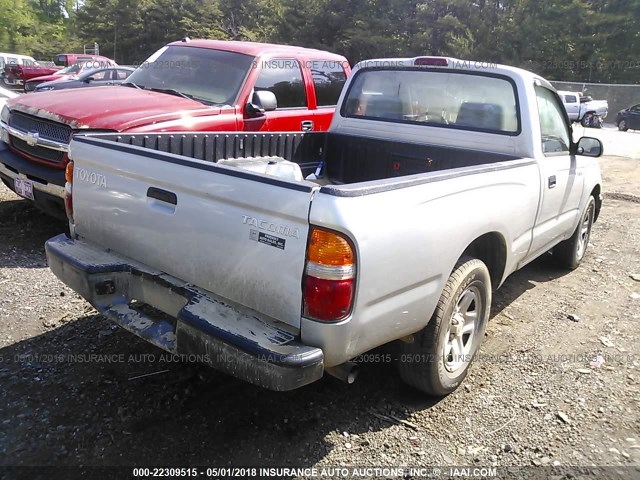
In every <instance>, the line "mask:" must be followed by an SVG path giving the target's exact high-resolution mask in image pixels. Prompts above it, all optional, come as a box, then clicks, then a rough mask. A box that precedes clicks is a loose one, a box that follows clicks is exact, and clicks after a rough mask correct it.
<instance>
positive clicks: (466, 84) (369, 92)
mask: <svg viewBox="0 0 640 480" xmlns="http://www.w3.org/2000/svg"><path fill="white" fill-rule="evenodd" d="M341 114H342V115H343V116H346V117H364V118H367V119H371V120H382V121H388V122H402V123H415V124H423V125H428V126H436V127H443V128H461V129H465V130H477V131H484V132H491V133H501V134H507V135H515V134H517V133H519V132H520V118H519V113H518V104H517V100H516V89H515V85H514V84H512V83H511V82H510V81H509V80H508V79H506V78H504V77H499V76H493V75H491V76H489V75H480V74H468V73H460V72H451V71H450V70H361V71H360V72H358V73H357V74H356V77H355V78H354V81H353V83H352V84H351V87H350V89H349V92H348V94H347V98H346V101H345V102H344V106H343V108H342V112H341Z"/></svg>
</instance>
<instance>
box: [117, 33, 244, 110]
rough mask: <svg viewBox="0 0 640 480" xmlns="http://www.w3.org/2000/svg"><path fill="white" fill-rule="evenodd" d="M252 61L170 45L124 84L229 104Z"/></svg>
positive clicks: (234, 97)
mask: <svg viewBox="0 0 640 480" xmlns="http://www.w3.org/2000/svg"><path fill="white" fill-rule="evenodd" d="M253 60H254V57H252V56H249V55H244V54H240V53H233V52H225V51H222V50H212V49H209V48H196V47H187V46H184V47H183V46H180V45H172V46H169V47H166V49H164V50H163V51H161V53H160V55H158V54H157V53H156V54H154V55H152V56H151V57H150V60H147V61H146V62H144V63H143V64H142V65H140V66H139V67H138V68H137V69H136V71H135V72H133V73H132V74H131V76H129V78H128V79H127V82H128V83H133V84H135V85H137V86H138V87H140V88H145V89H149V90H154V89H156V90H164V91H176V92H180V93H181V94H183V95H185V96H188V97H190V98H193V99H194V100H199V101H202V102H205V103H211V104H215V105H233V104H235V102H236V97H237V95H238V92H239V91H240V87H241V86H242V83H243V80H244V78H245V77H246V75H247V72H248V71H249V68H250V67H251V65H252V62H253Z"/></svg>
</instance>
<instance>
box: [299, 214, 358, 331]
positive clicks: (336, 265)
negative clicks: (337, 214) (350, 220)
mask: <svg viewBox="0 0 640 480" xmlns="http://www.w3.org/2000/svg"><path fill="white" fill-rule="evenodd" d="M355 268H356V260H355V252H354V250H353V247H352V246H351V242H350V241H349V240H348V239H347V238H346V237H345V236H344V235H342V234H339V233H336V232H331V231H329V230H323V229H320V228H316V227H312V229H311V234H310V239H309V245H308V247H307V267H306V270H305V278H304V284H303V287H304V295H303V299H304V314H305V316H306V317H309V318H313V319H315V320H321V321H328V322H332V321H339V320H341V319H343V318H345V317H346V316H347V315H348V314H349V313H350V312H351V308H352V305H353V297H354V288H355Z"/></svg>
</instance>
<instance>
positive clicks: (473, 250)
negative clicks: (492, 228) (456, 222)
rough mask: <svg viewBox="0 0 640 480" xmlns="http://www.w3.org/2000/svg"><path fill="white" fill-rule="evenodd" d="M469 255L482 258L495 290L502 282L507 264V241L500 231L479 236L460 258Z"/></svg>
mask: <svg viewBox="0 0 640 480" xmlns="http://www.w3.org/2000/svg"><path fill="white" fill-rule="evenodd" d="M465 256H469V257H474V258H477V259H478V260H482V261H483V262H484V264H485V265H486V266H487V269H489V275H490V276H491V287H492V289H493V290H495V289H496V288H498V287H499V286H500V284H501V283H502V280H503V277H504V272H505V268H506V265H507V242H506V240H505V238H504V236H502V234H501V233H499V232H488V233H485V234H484V235H481V236H479V237H478V238H476V239H475V240H474V241H473V242H471V243H470V244H469V246H467V248H465V250H464V252H462V255H460V258H462V257H465Z"/></svg>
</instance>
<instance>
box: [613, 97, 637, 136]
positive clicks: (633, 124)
mask: <svg viewBox="0 0 640 480" xmlns="http://www.w3.org/2000/svg"><path fill="white" fill-rule="evenodd" d="M615 124H616V127H618V130H620V131H621V132H626V131H627V130H629V129H631V130H640V103H639V104H638V105H633V106H632V107H629V108H625V109H624V110H620V111H619V112H618V114H617V115H616V121H615Z"/></svg>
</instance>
